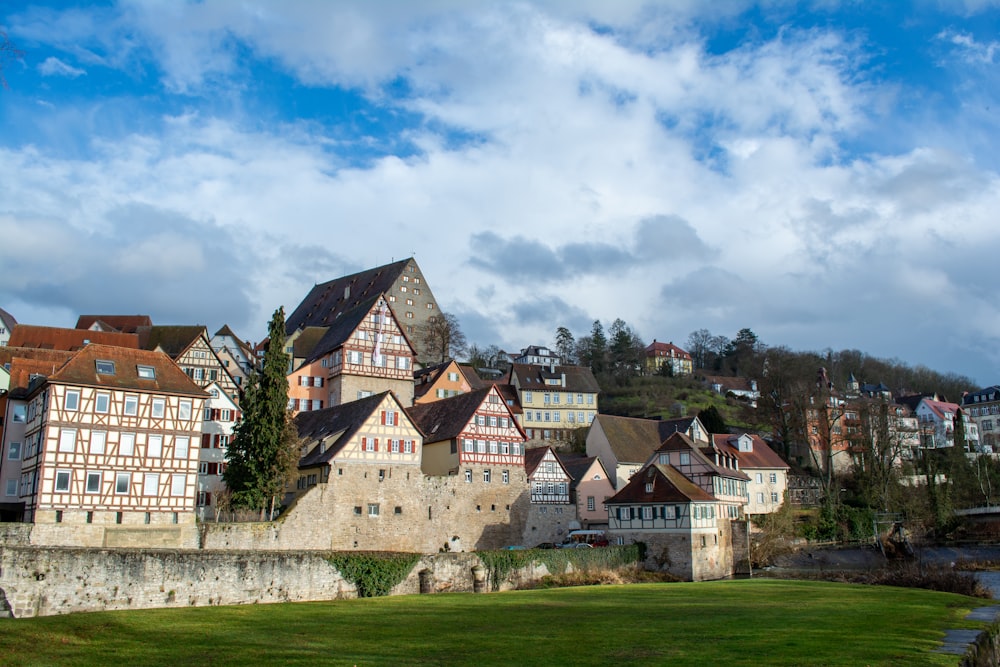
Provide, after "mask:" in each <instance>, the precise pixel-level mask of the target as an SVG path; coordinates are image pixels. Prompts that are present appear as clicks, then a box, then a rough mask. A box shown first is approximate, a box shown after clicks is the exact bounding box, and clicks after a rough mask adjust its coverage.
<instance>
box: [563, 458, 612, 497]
mask: <svg viewBox="0 0 1000 667" xmlns="http://www.w3.org/2000/svg"><path fill="white" fill-rule="evenodd" d="M556 458H557V459H559V463H561V464H562V467H563V468H565V469H566V472H568V473H569V476H570V477H571V478H572V480H573V481H572V482H571V483H570V488H574V489H575V488H576V485H577V484H579V483H580V482H581V481H583V476H584V475H586V474H587V471H588V470H590V466H592V465H594V461H597V465H599V466H601V469H602V470H603V469H604V465H603V464H602V463H601V459H599V458H597V457H596V456H583V455H581V454H561V453H559V452H556ZM604 477H605V479H607V478H608V471H607V470H605V471H604ZM609 483H610V482H609Z"/></svg>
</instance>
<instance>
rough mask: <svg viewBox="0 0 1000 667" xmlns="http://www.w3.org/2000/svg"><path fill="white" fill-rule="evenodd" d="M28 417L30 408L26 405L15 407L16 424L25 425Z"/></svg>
mask: <svg viewBox="0 0 1000 667" xmlns="http://www.w3.org/2000/svg"><path fill="white" fill-rule="evenodd" d="M27 417H28V407H27V406H25V405H15V406H14V422H15V423H23V422H24V421H25V420H26V419H27Z"/></svg>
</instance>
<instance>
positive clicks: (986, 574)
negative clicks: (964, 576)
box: [976, 570, 1000, 600]
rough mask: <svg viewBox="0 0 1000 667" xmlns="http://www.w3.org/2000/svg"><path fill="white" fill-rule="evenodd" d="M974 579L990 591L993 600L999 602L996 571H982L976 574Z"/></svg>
mask: <svg viewBox="0 0 1000 667" xmlns="http://www.w3.org/2000/svg"><path fill="white" fill-rule="evenodd" d="M976 578H977V579H979V581H980V582H982V584H983V585H984V586H986V588H988V589H990V592H991V593H993V599H994V600H1000V572H998V571H997V570H983V571H982V572H976Z"/></svg>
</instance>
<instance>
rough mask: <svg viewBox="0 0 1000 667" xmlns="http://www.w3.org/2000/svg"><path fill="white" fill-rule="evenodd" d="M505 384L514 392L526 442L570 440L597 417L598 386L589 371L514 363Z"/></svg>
mask: <svg viewBox="0 0 1000 667" xmlns="http://www.w3.org/2000/svg"><path fill="white" fill-rule="evenodd" d="M509 384H511V385H512V386H513V387H514V389H515V391H516V392H517V395H518V398H519V403H520V405H521V410H522V414H521V427H522V428H523V429H524V431H525V434H526V435H527V436H528V439H529V440H562V441H567V440H570V439H571V438H572V437H573V433H574V432H575V431H576V430H577V429H580V428H586V427H588V426H589V425H590V423H591V422H592V421H594V418H595V417H596V416H597V411H598V405H597V398H598V394H599V393H600V387H599V386H598V384H597V379H596V378H594V374H593V373H592V372H591V371H590V369H589V368H586V367H583V366H530V365H526V364H514V365H513V366H511V370H510V382H509Z"/></svg>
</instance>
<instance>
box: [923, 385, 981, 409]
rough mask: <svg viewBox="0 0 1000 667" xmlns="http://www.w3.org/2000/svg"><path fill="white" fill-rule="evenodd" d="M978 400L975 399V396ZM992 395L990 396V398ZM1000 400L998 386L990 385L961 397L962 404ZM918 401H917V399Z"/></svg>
mask: <svg viewBox="0 0 1000 667" xmlns="http://www.w3.org/2000/svg"><path fill="white" fill-rule="evenodd" d="M977 396H978V397H979V400H978V401H977V400H976V397H977ZM991 396H992V398H991ZM997 400H1000V386H998V385H991V386H989V387H983V388H982V389H980V390H979V391H972V392H969V393H968V394H966V395H965V396H963V397H962V405H975V404H976V403H984V402H986V403H988V402H990V401H997ZM918 403H919V401H918Z"/></svg>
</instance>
